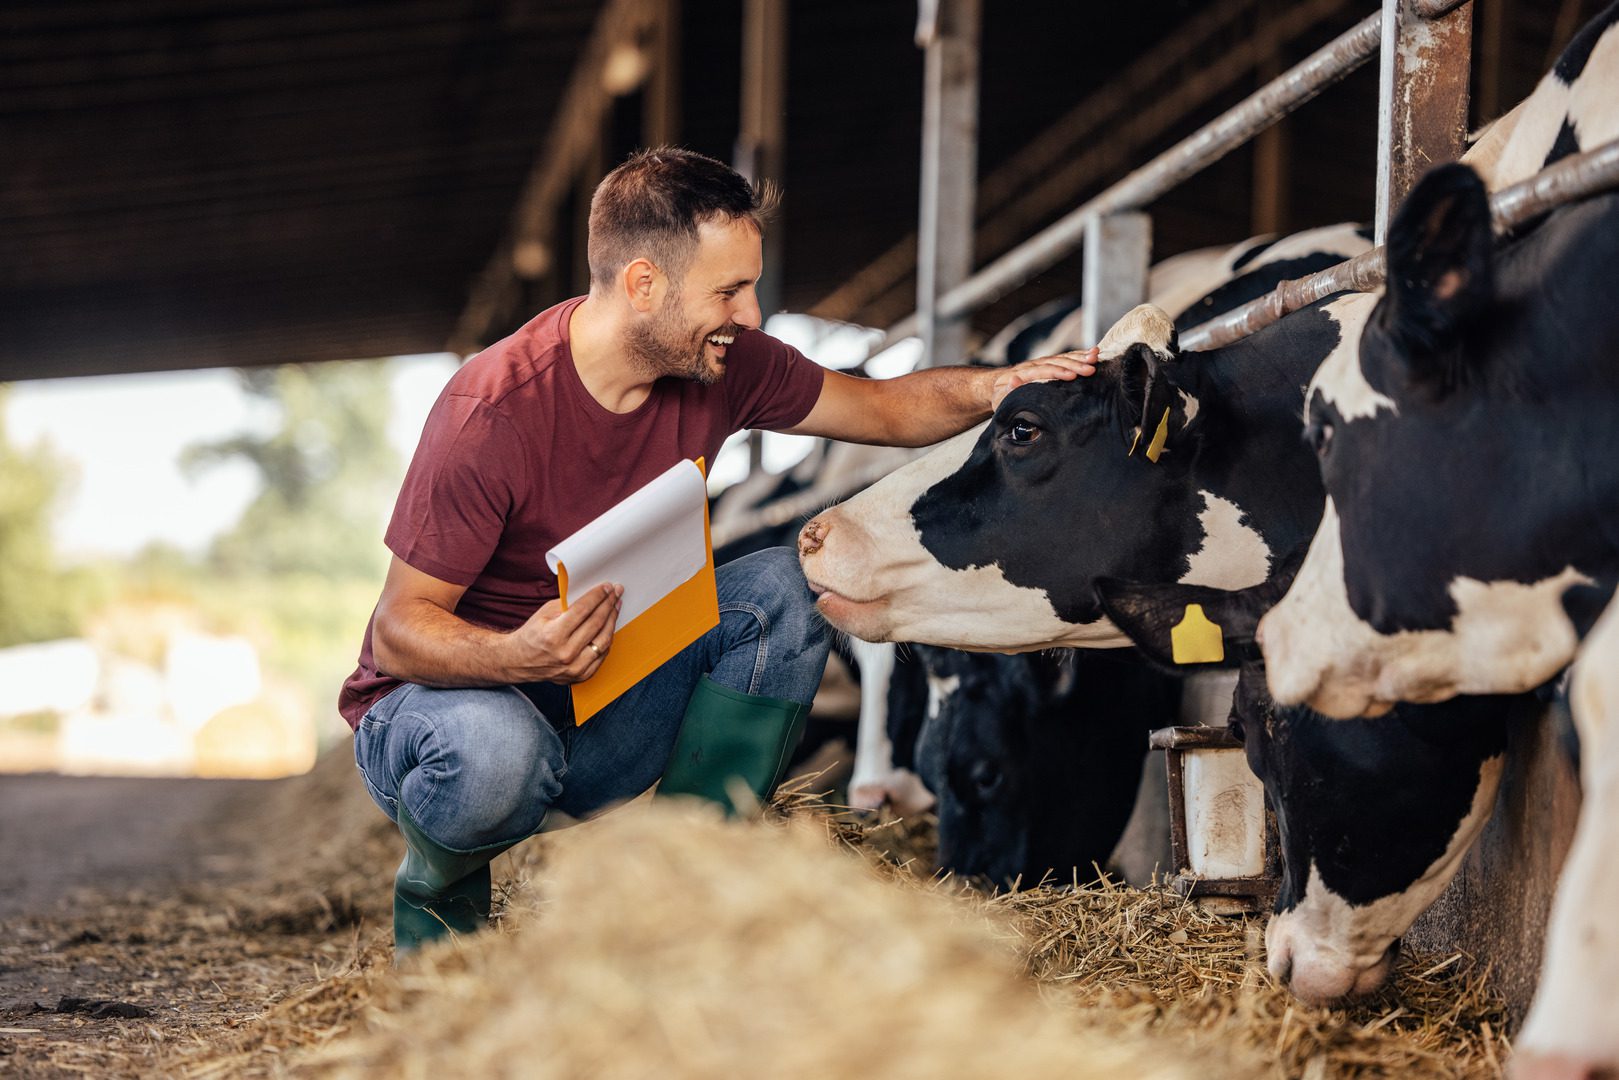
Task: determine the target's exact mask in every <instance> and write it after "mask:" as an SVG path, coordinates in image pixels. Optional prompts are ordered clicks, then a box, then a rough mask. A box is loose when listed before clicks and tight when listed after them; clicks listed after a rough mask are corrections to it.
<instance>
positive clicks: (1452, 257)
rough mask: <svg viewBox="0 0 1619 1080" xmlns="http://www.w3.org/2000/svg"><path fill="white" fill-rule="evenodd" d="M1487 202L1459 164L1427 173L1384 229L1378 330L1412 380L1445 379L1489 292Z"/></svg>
mask: <svg viewBox="0 0 1619 1080" xmlns="http://www.w3.org/2000/svg"><path fill="white" fill-rule="evenodd" d="M1494 245H1495V237H1494V233H1493V232H1492V230H1491V227H1490V201H1489V195H1488V193H1487V192H1486V191H1485V189H1484V182H1483V181H1482V180H1480V179H1479V177H1478V174H1477V173H1475V172H1474V171H1473V170H1472V169H1470V168H1469V167H1467V166H1466V165H1460V164H1449V165H1441V166H1439V167H1438V168H1436V169H1431V170H1429V172H1428V174H1427V175H1426V176H1424V177H1423V178H1422V180H1421V181H1420V182H1419V183H1418V184H1417V186H1416V187H1415V188H1414V189H1412V191H1411V194H1410V195H1408V196H1407V197H1406V200H1405V203H1404V204H1403V205H1402V206H1401V207H1400V212H1399V213H1398V214H1396V215H1395V217H1394V223H1393V225H1392V226H1391V227H1390V228H1389V238H1388V309H1387V317H1386V321H1385V326H1386V328H1387V330H1388V332H1389V333H1390V335H1392V336H1393V337H1394V338H1395V340H1396V341H1397V342H1398V343H1399V345H1400V346H1401V349H1400V351H1401V353H1402V354H1403V355H1404V356H1405V357H1406V358H1407V363H1408V365H1409V366H1410V367H1411V369H1412V372H1413V374H1414V375H1416V376H1417V377H1418V378H1423V377H1426V376H1430V375H1434V376H1441V377H1443V376H1445V375H1448V374H1449V365H1450V364H1451V363H1453V362H1454V358H1452V357H1450V356H1448V355H1447V354H1448V353H1449V352H1450V351H1451V349H1452V347H1453V346H1454V345H1455V344H1456V343H1457V342H1458V341H1459V340H1460V337H1461V335H1462V332H1463V331H1464V330H1465V328H1466V327H1467V325H1468V323H1469V322H1471V321H1472V319H1473V318H1474V317H1475V316H1476V315H1477V314H1478V313H1479V312H1480V311H1482V310H1483V309H1484V307H1485V305H1486V304H1488V303H1489V300H1490V296H1491V293H1492V291H1493V285H1492V280H1491V279H1492V274H1491V253H1492V251H1493V249H1494Z"/></svg>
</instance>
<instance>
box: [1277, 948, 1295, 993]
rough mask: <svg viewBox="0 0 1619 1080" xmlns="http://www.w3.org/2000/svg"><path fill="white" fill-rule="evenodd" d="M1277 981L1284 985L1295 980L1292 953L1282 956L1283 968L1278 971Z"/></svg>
mask: <svg viewBox="0 0 1619 1080" xmlns="http://www.w3.org/2000/svg"><path fill="white" fill-rule="evenodd" d="M1276 981H1277V982H1279V983H1281V984H1282V985H1283V986H1286V985H1288V984H1289V983H1291V982H1292V981H1293V956H1292V954H1291V953H1290V954H1288V955H1287V956H1284V957H1282V970H1281V971H1278V972H1277V973H1276Z"/></svg>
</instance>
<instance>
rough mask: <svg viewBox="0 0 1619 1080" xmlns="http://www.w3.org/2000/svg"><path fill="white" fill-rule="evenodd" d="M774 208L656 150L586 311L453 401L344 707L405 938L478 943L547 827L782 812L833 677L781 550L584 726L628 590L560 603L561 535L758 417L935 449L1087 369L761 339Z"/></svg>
mask: <svg viewBox="0 0 1619 1080" xmlns="http://www.w3.org/2000/svg"><path fill="white" fill-rule="evenodd" d="M770 201H771V200H770V198H769V195H768V194H761V193H760V192H758V191H756V190H755V189H753V188H752V187H750V186H749V184H748V183H747V182H746V181H745V180H744V179H743V178H742V177H741V176H740V175H738V174H737V173H735V172H733V171H732V170H731V169H729V168H727V167H726V166H725V165H723V164H721V163H719V162H717V161H714V160H713V159H711V158H707V157H704V156H702V155H700V154H695V153H691V152H689V151H683V150H669V149H660V150H650V151H644V152H641V153H638V154H636V155H635V156H633V157H632V158H630V159H629V160H628V161H627V162H625V163H624V164H623V165H621V166H619V167H618V168H617V169H615V170H613V172H612V173H611V174H609V175H608V176H607V177H606V178H605V179H604V180H603V181H602V182H601V185H600V186H599V187H598V188H597V189H596V193H595V196H594V198H593V199H592V201H591V208H590V232H589V244H588V255H589V261H590V276H591V284H590V293H589V295H587V296H585V297H581V298H576V299H573V300H569V301H566V302H564V303H562V304H559V305H557V306H556V307H553V308H551V309H550V310H548V311H545V312H542V313H541V314H540V315H538V316H537V317H535V318H534V319H533V320H532V321H530V322H529V323H528V324H527V325H526V326H524V327H523V328H522V329H520V330H518V331H517V332H516V333H514V334H513V335H512V336H510V337H508V338H506V339H505V340H503V341H499V342H497V343H495V344H494V345H492V346H490V347H489V348H488V349H486V350H484V351H483V352H482V353H480V354H479V355H477V356H476V357H474V358H473V359H472V360H470V361H468V362H467V363H466V365H465V366H463V367H462V368H461V369H460V370H459V371H458V372H456V374H455V375H454V376H453V377H452V378H451V380H450V382H449V384H448V385H447V386H446V387H445V389H444V392H443V393H442V394H441V395H440V397H439V400H438V402H437V403H436V404H435V405H434V407H433V411H432V414H431V415H430V417H429V418H428V421H427V424H426V426H425V428H424V430H423V432H422V438H421V443H420V445H419V446H418V448H417V451H416V455H415V458H414V459H413V460H412V462H411V466H410V469H409V472H408V473H407V475H406V478H405V482H404V486H403V489H402V490H401V492H400V495H399V501H398V503H397V505H396V507H395V509H394V515H393V519H392V521H391V522H390V524H389V526H388V530H387V534H386V542H387V544H388V547H389V549H390V550H391V551H392V552H393V555H394V557H393V561H392V564H391V566H390V568H389V571H388V576H387V581H386V583H385V584H384V585H383V588H382V596H381V599H380V600H379V601H378V603H377V607H376V610H375V612H374V613H373V615H372V618H371V624H370V626H369V627H368V628H367V630H366V635H365V640H364V644H363V646H362V649H361V653H360V661H359V667H358V668H357V669H356V670H355V672H354V674H353V675H351V676H350V677H349V679H348V681H347V682H346V683H345V684H344V686H343V690H342V694H341V697H340V699H339V709H340V711H341V712H342V714H343V716H344V717H345V718H346V719H347V720H348V722H349V723H350V725H351V726H353V727H354V729H355V743H354V746H355V760H356V761H357V763H358V764H359V767H360V771H361V774H362V776H363V777H364V780H365V784H366V787H367V789H368V791H369V792H370V794H371V797H372V799H374V800H375V801H376V802H377V804H378V805H379V806H380V807H382V809H383V811H384V812H385V813H387V814H388V816H389V817H390V818H392V819H394V820H395V821H396V822H397V823H398V825H399V828H400V831H401V832H402V833H403V834H404V836H405V841H406V849H407V850H406V856H405V861H404V863H403V864H402V865H401V866H400V869H399V873H398V875H397V876H396V878H395V883H394V885H395V889H394V940H395V945H396V949H397V950H400V951H405V950H409V949H413V948H415V947H416V946H417V945H419V944H420V943H421V942H423V941H425V940H428V939H430V938H435V937H439V936H441V935H443V934H445V933H447V932H450V931H452V930H453V931H462V932H465V931H471V930H473V929H476V928H477V927H478V926H479V925H480V924H481V923H482V922H483V921H484V920H485V919H486V918H487V916H488V912H489V900H490V876H489V868H488V864H489V861H490V860H491V859H493V858H494V857H495V855H497V854H499V853H500V852H501V851H504V850H505V849H506V848H508V847H510V846H512V845H513V844H515V843H517V842H519V841H521V840H523V839H524V838H526V837H528V836H530V835H532V834H533V833H535V832H536V831H538V830H539V829H540V828H541V827H542V825H543V824H544V823H546V821H547V819H548V818H551V819H557V818H572V819H578V818H584V817H587V816H589V815H591V814H594V813H598V812H600V811H602V810H605V809H607V808H610V807H611V806H613V805H615V804H617V803H620V802H623V801H625V800H627V799H630V798H633V797H635V796H636V795H639V794H640V793H642V792H643V791H645V790H646V789H647V788H649V787H651V786H652V784H653V783H654V782H656V781H657V780H658V779H659V777H660V776H662V777H663V783H662V785H661V787H660V793H677V792H678V793H693V794H700V795H705V796H707V797H709V798H712V799H715V800H717V801H722V802H723V801H725V792H726V790H727V788H726V785H727V783H728V782H729V781H730V780H731V778H732V777H738V776H739V777H741V778H742V779H743V780H745V781H746V782H747V783H748V784H749V786H750V787H751V788H752V789H753V791H754V793H755V794H756V795H757V796H759V797H760V798H761V799H762V798H765V797H767V796H768V794H769V793H770V790H771V789H772V787H773V786H774V784H775V783H776V781H777V780H778V779H779V771H780V767H781V763H782V762H783V761H784V759H785V757H786V755H787V753H788V752H789V751H790V749H791V744H792V742H793V741H794V740H795V739H796V737H797V732H798V729H799V727H800V725H801V721H802V719H803V715H804V713H805V712H806V711H807V710H808V707H809V702H810V700H811V699H812V698H813V696H814V694H815V689H816V686H817V685H818V684H819V682H820V679H821V672H822V668H823V666H824V665H825V663H826V655H827V648H828V641H827V638H826V630H825V628H824V626H823V624H822V623H821V621H820V620H819V618H818V616H817V615H816V614H815V611H814V604H813V597H812V596H811V595H810V593H809V590H808V588H807V587H806V585H805V583H804V578H803V575H802V574H801V573H800V571H799V569H798V561H797V559H796V557H795V556H794V555H793V553H791V552H789V551H787V550H786V549H784V548H778V549H775V550H772V551H764V552H759V553H757V554H755V555H752V556H749V557H747V558H744V559H740V560H737V561H736V562H734V563H731V564H729V565H727V566H724V567H722V568H720V570H719V572H718V590H719V600H720V624H719V626H718V627H716V628H715V629H713V630H711V631H709V632H708V633H707V634H706V635H704V636H703V637H702V638H700V639H699V640H698V641H696V642H695V643H693V644H692V645H690V646H689V647H687V648H686V649H685V650H684V651H683V652H681V653H680V654H678V655H677V656H676V657H675V658H674V659H672V660H671V661H669V662H668V663H667V664H665V665H664V666H663V667H661V668H660V669H658V670H657V671H656V672H654V673H653V674H652V675H650V676H648V677H647V678H646V679H644V680H642V681H641V682H640V683H639V684H637V685H636V686H634V687H633V688H631V689H630V690H629V691H628V692H627V693H625V694H624V695H623V696H622V697H621V698H619V699H618V700H617V701H615V702H614V703H613V704H612V705H610V706H609V707H607V708H606V709H605V710H603V711H602V712H600V713H598V714H597V715H595V716H594V717H592V718H591V720H590V722H589V723H587V724H585V725H582V726H575V725H574V723H573V721H572V717H571V713H570V700H569V696H568V686H569V685H570V684H572V683H576V682H580V681H582V680H585V679H588V678H589V677H590V676H591V675H592V674H593V673H594V672H595V671H596V669H597V667H599V666H600V664H601V662H602V659H603V658H604V657H605V656H606V655H607V654H608V653H609V652H610V651H611V649H612V646H613V630H614V626H615V620H616V616H617V613H618V609H619V602H620V595H621V593H622V589H620V588H617V587H612V586H600V587H597V588H595V589H592V590H591V591H589V592H588V593H586V594H585V595H583V596H580V597H577V598H575V599H574V600H573V602H572V604H571V605H570V606H569V608H568V609H567V610H566V611H563V610H562V609H561V605H560V603H559V601H558V599H557V595H558V593H557V583H556V580H555V578H554V577H553V575H552V574H551V573H550V571H549V569H548V568H547V566H546V563H545V552H546V551H547V550H548V549H549V548H550V547H552V546H553V545H554V544H555V543H556V542H557V541H559V540H561V539H563V538H564V537H566V536H568V535H570V534H571V533H573V532H574V531H575V530H577V529H578V528H579V527H580V526H582V525H584V524H585V523H587V522H589V521H591V520H592V519H594V518H595V517H597V516H598V515H599V514H601V513H602V512H603V511H604V510H606V509H608V508H609V507H611V506H612V505H614V504H615V503H617V502H618V501H619V500H621V499H622V498H624V497H625V496H626V495H628V494H630V493H631V492H632V491H634V490H636V489H637V488H639V487H641V486H642V485H644V484H645V483H646V482H647V481H649V480H651V479H652V478H654V477H656V476H657V475H658V474H660V473H662V472H663V471H664V470H666V469H668V468H669V467H670V466H671V465H673V464H674V463H676V462H677V461H680V460H682V459H685V458H697V457H704V458H706V459H707V460H709V461H713V460H714V456H715V454H716V453H718V451H719V448H720V444H721V442H723V441H724V439H725V438H726V436H728V435H730V434H731V433H732V432H734V431H738V430H741V429H743V428H765V429H769V430H774V431H784V432H791V433H796V434H804V435H821V436H826V437H829V438H836V439H847V440H853V441H857V442H867V443H885V444H890V445H905V446H924V445H927V444H929V443H933V442H937V441H938V440H940V439H942V438H945V437H947V436H950V435H953V434H955V433H957V432H958V431H961V430H964V429H965V428H967V427H968V426H970V425H972V424H973V423H976V422H978V421H979V420H982V419H983V418H984V417H985V416H987V415H988V414H989V413H990V411H991V410H992V408H993V405H994V403H995V402H996V401H998V400H999V398H1000V396H1002V395H1004V394H1005V393H1006V392H1008V391H1009V390H1010V389H1011V388H1012V387H1014V386H1016V385H1019V384H1021V383H1023V382H1029V381H1034V380H1038V379H1071V378H1073V377H1074V376H1075V375H1077V374H1089V373H1090V372H1091V370H1093V369H1092V367H1091V363H1090V361H1091V360H1092V359H1094V355H1093V354H1074V355H1072V356H1066V357H1058V358H1051V359H1047V360H1041V361H1031V362H1030V363H1028V364H1025V365H1023V366H1021V367H1018V368H1015V369H1006V370H990V369H968V368H949V369H939V370H926V371H921V372H916V373H913V374H911V375H907V376H903V377H901V378H897V379H892V380H886V381H873V380H866V379H856V378H853V377H850V376H846V375H841V374H838V373H835V372H831V371H827V370H824V369H822V368H820V367H819V366H817V365H816V364H814V363H813V362H811V361H810V360H808V359H807V358H806V357H804V356H803V355H802V354H801V353H799V352H798V351H797V350H795V349H792V348H790V347H789V346H787V345H785V344H783V343H781V342H779V341H776V340H775V339H773V338H770V337H768V336H766V335H765V334H763V333H761V332H760V331H759V326H760V324H761V322H762V317H761V313H760V311H759V303H758V299H757V297H756V296H755V293H754V287H755V285H756V284H757V282H758V280H759V275H760V269H761V265H762V255H761V243H760V238H761V236H762V233H763V228H764V220H765V218H766V216H767V214H768V211H769V209H770V206H769V203H770ZM677 736H678V737H679V746H678V749H677V744H676V739H677ZM666 765H667V771H666Z"/></svg>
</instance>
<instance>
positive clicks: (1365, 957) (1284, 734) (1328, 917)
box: [1098, 563, 1543, 1004]
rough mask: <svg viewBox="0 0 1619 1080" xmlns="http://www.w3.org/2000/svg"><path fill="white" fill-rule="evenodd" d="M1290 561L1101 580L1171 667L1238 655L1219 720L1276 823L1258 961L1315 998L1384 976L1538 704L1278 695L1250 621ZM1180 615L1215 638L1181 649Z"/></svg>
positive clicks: (1486, 813) (1132, 631) (1466, 844)
mask: <svg viewBox="0 0 1619 1080" xmlns="http://www.w3.org/2000/svg"><path fill="white" fill-rule="evenodd" d="M1295 565H1296V563H1295ZM1287 575H1288V571H1287V570H1283V571H1282V572H1281V573H1280V574H1279V575H1278V577H1277V578H1276V579H1275V580H1272V581H1269V582H1266V583H1264V584H1261V585H1258V586H1255V587H1253V588H1249V589H1244V590H1238V591H1226V590H1221V589H1211V588H1206V587H1199V586H1188V585H1136V584H1130V583H1125V582H1116V581H1108V580H1104V581H1102V582H1100V583H1099V585H1098V591H1099V594H1100V596H1101V598H1102V603H1103V607H1104V609H1105V610H1106V611H1107V612H1108V615H1109V617H1110V618H1111V619H1112V620H1113V621H1114V623H1115V624H1116V625H1118V626H1119V627H1121V628H1122V629H1124V630H1125V631H1126V632H1127V633H1128V634H1129V635H1130V637H1131V638H1132V639H1133V640H1134V641H1135V642H1136V643H1137V644H1138V645H1139V646H1140V648H1141V650H1142V651H1143V652H1144V653H1145V654H1146V655H1147V656H1148V657H1149V658H1151V659H1153V660H1154V661H1155V662H1157V663H1159V664H1161V665H1163V666H1164V667H1165V668H1166V669H1167V670H1179V671H1182V672H1187V671H1201V670H1204V669H1206V668H1208V667H1209V666H1220V667H1227V668H1238V669H1239V670H1240V675H1239V677H1238V680H1237V689H1236V693H1235V694H1234V695H1233V698H1232V705H1231V718H1230V720H1229V722H1228V724H1227V728H1228V730H1230V731H1231V733H1232V734H1234V735H1236V736H1237V738H1239V739H1241V740H1242V743H1243V749H1244V752H1245V754H1246V756H1247V760H1248V764H1249V767H1250V768H1252V769H1253V771H1254V774H1255V775H1256V776H1258V777H1259V779H1260V781H1261V782H1262V783H1263V784H1264V785H1265V795H1266V799H1267V801H1268V802H1269V803H1270V805H1271V809H1272V811H1273V813H1274V814H1275V815H1276V821H1277V825H1278V828H1279V832H1280V834H1281V847H1282V863H1283V867H1282V881H1281V887H1280V889H1279V891H1278V893H1277V896H1276V906H1275V911H1274V914H1273V915H1272V917H1271V919H1270V922H1269V923H1268V924H1267V926H1266V928H1265V951H1266V964H1267V966H1268V968H1269V969H1270V972H1271V975H1272V976H1273V977H1274V978H1275V979H1276V980H1277V981H1278V982H1279V983H1281V984H1282V985H1284V986H1286V987H1287V988H1288V989H1289V990H1290V991H1291V992H1292V993H1293V994H1294V995H1295V996H1296V997H1298V998H1300V999H1302V1000H1304V1001H1307V1002H1311V1003H1317V1004H1320V1003H1328V1002H1333V1001H1338V1000H1340V999H1344V998H1349V997H1359V996H1363V995H1365V994H1369V993H1371V992H1373V991H1375V990H1377V989H1378V988H1380V987H1381V986H1382V985H1383V984H1384V983H1385V982H1387V980H1388V977H1389V975H1390V973H1391V971H1392V968H1393V962H1394V959H1395V957H1396V955H1397V954H1398V949H1399V942H1400V939H1401V937H1402V936H1403V935H1404V934H1405V933H1406V931H1407V930H1409V929H1410V928H1411V925H1412V923H1413V922H1414V921H1415V920H1416V918H1417V916H1418V915H1420V914H1421V913H1422V912H1423V911H1425V910H1426V909H1427V908H1428V907H1429V905H1431V904H1432V903H1433V902H1434V900H1435V899H1437V898H1438V896H1439V894H1440V893H1441V892H1443V891H1444V889H1445V887H1446V886H1447V885H1448V884H1449V883H1450V881H1451V879H1452V878H1454V877H1455V875H1456V873H1457V871H1458V870H1459V869H1460V867H1461V862H1462V858H1463V856H1464V855H1465V854H1466V853H1467V851H1468V849H1469V848H1470V847H1472V845H1473V842H1474V841H1475V840H1476V839H1477V838H1478V836H1479V833H1480V832H1481V831H1482V830H1483V828H1484V825H1485V823H1486V822H1487V821H1488V820H1489V818H1490V814H1491V811H1492V810H1493V809H1494V805H1495V797H1496V792H1497V789H1498V788H1499V786H1500V781H1501V775H1502V771H1503V764H1504V761H1505V753H1506V749H1507V737H1508V732H1509V729H1510V728H1511V727H1512V726H1513V725H1514V724H1518V723H1522V722H1525V721H1528V720H1532V719H1533V718H1534V717H1535V716H1536V715H1537V714H1538V713H1539V711H1540V710H1541V709H1542V708H1543V706H1542V705H1541V704H1540V703H1539V702H1538V701H1537V700H1536V699H1535V698H1534V697H1533V696H1532V695H1517V696H1503V697H1495V696H1483V697H1458V698H1455V699H1453V700H1451V701H1449V702H1445V703H1442V704H1439V705H1398V706H1396V707H1395V708H1394V709H1393V710H1392V711H1391V712H1390V713H1389V715H1387V716H1385V717H1382V718H1380V719H1377V720H1356V721H1344V720H1334V719H1331V718H1328V717H1325V716H1322V715H1321V714H1319V713H1316V712H1313V711H1311V710H1310V709H1308V708H1305V707H1303V706H1282V707H1278V706H1276V705H1275V704H1274V702H1272V700H1271V699H1270V697H1269V694H1268V693H1267V691H1266V686H1265V671H1264V664H1263V661H1262V660H1261V659H1260V658H1259V655H1258V652H1257V650H1256V649H1255V647H1254V644H1253V634H1254V630H1255V627H1256V625H1257V623H1258V620H1259V617H1260V615H1261V614H1262V613H1263V612H1264V611H1265V610H1266V609H1267V608H1268V607H1269V606H1270V605H1271V604H1272V603H1274V602H1275V600H1276V598H1277V597H1278V596H1279V595H1280V594H1281V591H1282V590H1283V589H1284V588H1285V587H1286V578H1287ZM1194 605H1195V607H1196V614H1195V615H1193V614H1192V607H1193V606H1194ZM1188 624H1193V625H1205V624H1206V625H1207V626H1210V627H1212V628H1213V630H1212V632H1213V634H1214V635H1215V637H1216V639H1217V640H1218V642H1219V646H1220V647H1219V648H1217V649H1214V650H1212V652H1202V653H1193V652H1190V651H1189V650H1190V648H1191V643H1188V642H1182V648H1184V649H1187V650H1188V651H1187V652H1184V653H1183V652H1181V651H1180V650H1178V649H1177V647H1176V641H1175V635H1176V633H1177V628H1178V627H1179V628H1184V627H1185V626H1186V625H1188ZM1181 632H1184V630H1182V631H1181Z"/></svg>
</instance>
